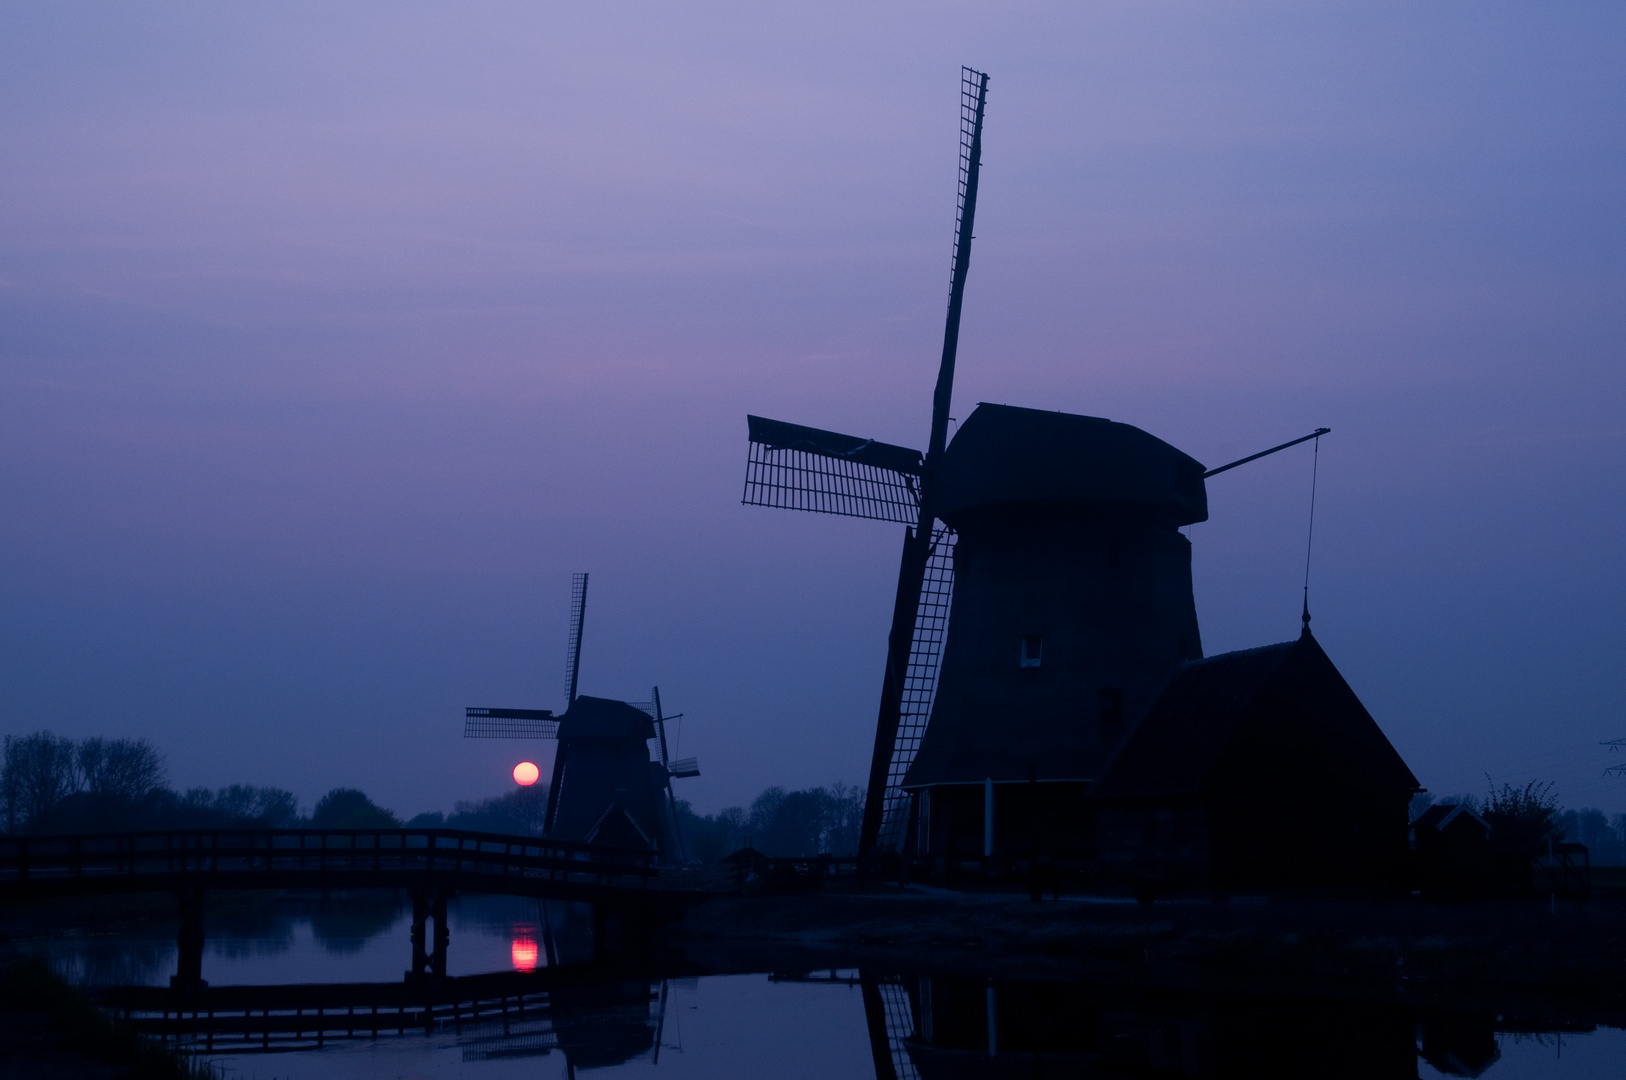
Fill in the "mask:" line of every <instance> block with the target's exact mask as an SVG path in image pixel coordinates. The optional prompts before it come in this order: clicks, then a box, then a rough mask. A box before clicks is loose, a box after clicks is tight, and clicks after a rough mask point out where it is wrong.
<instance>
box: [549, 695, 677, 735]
mask: <svg viewBox="0 0 1626 1080" xmlns="http://www.w3.org/2000/svg"><path fill="white" fill-rule="evenodd" d="M558 737H559V738H561V739H582V738H589V739H592V738H597V739H628V738H631V739H653V738H654V737H655V722H654V721H653V720H651V719H650V718H649V714H648V713H646V712H644V711H643V710H642V709H639V708H637V707H635V706H632V705H628V704H627V703H626V702H625V701H612V700H611V699H610V698H598V697H588V696H587V695H586V694H577V695H576V700H575V701H573V702H571V703H570V708H568V709H566V710H565V714H564V715H563V716H561V717H560V718H559V735H558Z"/></svg>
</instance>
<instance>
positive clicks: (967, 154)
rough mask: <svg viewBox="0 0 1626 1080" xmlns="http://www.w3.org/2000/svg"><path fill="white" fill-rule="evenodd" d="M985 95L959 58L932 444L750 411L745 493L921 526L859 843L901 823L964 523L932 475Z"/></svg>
mask: <svg viewBox="0 0 1626 1080" xmlns="http://www.w3.org/2000/svg"><path fill="white" fill-rule="evenodd" d="M987 101H988V76H987V75H986V74H985V73H983V72H980V71H976V70H973V69H972V68H961V69H960V191H959V205H958V208H957V214H956V222H955V233H954V260H953V271H952V274H951V276H950V283H949V302H948V318H947V320H946V323H945V325H944V328H943V355H942V360H941V362H940V364H939V366H938V372H937V389H936V391H935V392H934V393H933V395H932V427H931V436H930V440H929V441H928V443H927V450H926V453H925V455H924V456H922V454H921V453H920V451H918V450H911V449H908V448H907V447H902V446H891V445H888V444H886V443H878V442H876V441H875V440H873V439H860V438H856V437H854V436H851V435H841V434H838V433H836V432H833V431H821V430H819V429H817V428H809V427H802V426H800V425H796V424H786V423H782V422H780V421H776V420H765V419H763V418H761V417H758V416H752V417H748V418H747V422H748V424H749V426H750V442H751V452H750V458H749V463H748V465H747V472H746V481H745V497H744V499H743V500H742V501H743V502H745V503H747V504H749V505H754V506H777V507H785V508H788V509H794V510H811V511H814V512H817V513H825V514H840V515H845V516H847V517H859V518H871V519H876V520H880V521H893V522H897V523H899V524H903V525H908V526H911V528H910V530H909V531H908V532H907V533H906V534H905V536H904V543H903V558H902V561H901V565H900V567H899V570H898V590H897V595H896V598H895V599H894V601H893V605H892V630H891V633H890V634H889V635H888V636H887V651H886V671H885V673H884V676H883V679H882V684H881V707H880V715H879V717H878V719H877V721H876V725H875V747H874V751H873V753H872V755H871V759H870V771H869V787H868V793H867V796H866V798H865V802H864V820H863V826H862V830H861V833H860V841H859V850H860V853H861V854H868V853H869V852H871V851H873V850H875V848H876V846H877V844H878V843H879V842H880V839H881V833H882V827H883V825H885V826H886V827H887V829H888V831H889V833H895V832H896V831H897V830H898V829H900V828H901V825H902V821H901V818H902V816H903V814H904V813H905V812H906V799H905V796H904V795H903V792H902V789H901V787H900V786H899V785H900V783H901V781H902V779H903V774H904V772H905V770H907V768H908V766H909V763H910V761H911V760H912V758H913V756H914V751H915V748H916V747H917V746H918V745H919V742H920V738H921V735H922V734H923V733H924V731H925V729H926V721H927V719H928V717H929V715H930V712H931V703H932V690H933V687H934V685H935V683H936V674H937V663H938V659H939V657H940V655H941V650H942V645H943V634H944V631H945V630H946V628H947V625H948V611H949V599H950V592H951V590H952V573H953V570H952V558H951V556H952V548H953V545H954V533H953V531H952V530H950V529H949V528H948V527H947V526H944V525H941V524H940V523H939V522H938V520H937V515H936V512H935V510H934V508H933V483H932V477H933V472H934V470H935V468H936V466H937V464H938V461H939V459H940V458H941V457H942V455H943V448H944V445H945V443H946V442H947V440H948V423H949V402H950V399H951V398H952V396H953V389H954V360H955V355H956V353H957V351H958V349H959V341H960V307H961V301H962V300H963V298H964V296H965V280H966V273H967V272H968V271H969V269H970V266H971V239H972V235H973V232H972V230H973V226H974V223H975V221H976V214H977V179H978V174H979V173H980V171H981V168H982V118H983V110H984V108H985V106H986V105H987Z"/></svg>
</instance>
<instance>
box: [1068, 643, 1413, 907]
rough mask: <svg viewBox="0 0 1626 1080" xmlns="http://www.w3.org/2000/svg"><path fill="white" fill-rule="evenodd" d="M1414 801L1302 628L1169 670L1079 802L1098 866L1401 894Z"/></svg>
mask: <svg viewBox="0 0 1626 1080" xmlns="http://www.w3.org/2000/svg"><path fill="white" fill-rule="evenodd" d="M1418 790H1419V788H1418V785H1417V778H1416V777H1415V776H1413V775H1412V772H1411V770H1410V769H1408V768H1407V767H1406V763H1405V762H1404V761H1403V760H1401V757H1400V755H1399V754H1398V753H1397V752H1396V751H1395V749H1394V747H1393V746H1392V745H1391V744H1390V743H1389V740H1388V738H1387V737H1386V736H1385V735H1384V734H1383V731H1382V730H1381V729H1380V728H1379V727H1378V725H1377V722H1376V721H1374V720H1373V719H1372V716H1371V714H1370V713H1368V712H1367V711H1366V708H1365V706H1363V705H1362V704H1361V701H1360V699H1359V698H1358V697H1356V696H1355V692H1354V691H1353V690H1351V689H1350V687H1349V684H1348V683H1347V682H1345V681H1344V678H1343V676H1342V675H1340V674H1339V672H1338V669H1337V668H1336V667H1334V666H1333V663H1332V661H1331V660H1330V659H1329V658H1328V657H1327V654H1326V653H1325V652H1324V651H1322V648H1321V646H1320V644H1318V643H1317V642H1316V640H1315V638H1314V637H1313V636H1312V635H1311V634H1310V632H1309V630H1308V629H1306V630H1305V632H1304V633H1303V635H1302V636H1300V637H1299V638H1298V639H1297V640H1296V641H1289V642H1283V643H1281V644H1278V645H1267V646H1265V647H1263V648H1258V649H1245V650H1242V651H1240V652H1232V653H1224V654H1222V655H1219V656H1213V657H1209V658H1207V659H1204V660H1194V661H1190V662H1188V663H1185V664H1183V665H1181V667H1180V669H1179V670H1178V671H1177V672H1176V673H1175V674H1174V676H1173V678H1171V679H1170V680H1169V682H1168V684H1167V686H1165V687H1164V689H1163V692H1162V693H1161V694H1160V695H1159V696H1158V698H1157V700H1156V701H1155V702H1154V703H1153V705H1152V707H1151V710H1150V711H1149V712H1148V713H1147V714H1146V716H1145V718H1144V719H1142V720H1141V722H1140V723H1139V724H1138V725H1136V727H1135V729H1134V730H1133V731H1132V732H1131V733H1130V734H1129V736H1128V738H1127V739H1126V740H1125V741H1124V743H1123V745H1122V746H1121V747H1120V748H1119V750H1118V752H1117V753H1116V754H1114V755H1113V757H1112V759H1111V760H1110V761H1109V762H1108V763H1107V765H1106V768H1105V769H1104V770H1103V774H1102V778H1101V780H1100V781H1099V782H1098V783H1097V784H1096V785H1095V786H1094V787H1093V789H1092V791H1091V797H1092V801H1093V802H1094V803H1095V804H1096V843H1097V857H1098V860H1099V866H1100V868H1101V869H1102V870H1103V871H1104V872H1106V873H1107V874H1109V875H1113V874H1116V875H1118V876H1123V877H1149V878H1152V879H1157V880H1165V881H1169V882H1171V883H1182V884H1207V885H1212V886H1214V887H1216V888H1221V889H1234V888H1272V887H1287V888H1292V887H1314V886H1334V887H1399V886H1402V885H1404V884H1405V883H1406V882H1407V843H1406V833H1407V826H1408V824H1409V818H1410V815H1409V813H1408V810H1407V803H1408V802H1409V801H1410V799H1411V796H1412V795H1413V794H1414V793H1416V792H1417V791H1418Z"/></svg>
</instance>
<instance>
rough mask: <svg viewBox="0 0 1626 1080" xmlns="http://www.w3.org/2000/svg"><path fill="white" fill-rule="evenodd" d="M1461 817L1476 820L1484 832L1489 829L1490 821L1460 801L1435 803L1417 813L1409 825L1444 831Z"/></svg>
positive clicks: (1415, 827)
mask: <svg viewBox="0 0 1626 1080" xmlns="http://www.w3.org/2000/svg"><path fill="white" fill-rule="evenodd" d="M1463 819H1467V820H1468V821H1471V822H1477V823H1478V825H1479V827H1480V828H1481V829H1483V830H1484V831H1486V832H1489V831H1490V822H1488V821H1486V820H1485V819H1484V818H1482V817H1480V816H1479V815H1478V814H1476V813H1475V812H1474V809H1473V807H1471V806H1468V805H1466V804H1462V803H1435V804H1434V805H1433V806H1431V807H1429V808H1428V809H1427V810H1424V811H1423V812H1422V813H1421V814H1418V815H1417V820H1416V821H1414V822H1412V823H1411V827H1412V828H1414V829H1432V830H1433V831H1435V832H1444V831H1445V830H1446V829H1447V828H1449V827H1450V826H1451V825H1452V824H1453V823H1458V824H1460V823H1461V822H1462V821H1463Z"/></svg>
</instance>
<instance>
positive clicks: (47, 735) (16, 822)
mask: <svg viewBox="0 0 1626 1080" xmlns="http://www.w3.org/2000/svg"><path fill="white" fill-rule="evenodd" d="M5 747H6V750H5V753H6V760H5V765H4V766H3V767H0V797H3V798H4V800H5V815H6V831H7V832H11V833H15V832H17V831H18V830H19V829H26V828H27V827H28V826H29V824H30V823H31V822H33V821H34V819H35V818H42V817H44V816H46V815H48V814H49V813H50V812H51V811H52V810H54V809H56V807H57V804H58V803H60V802H61V801H62V800H63V799H65V798H67V797H68V796H69V795H72V794H74V793H75V792H76V791H78V790H79V789H80V787H81V786H82V784H81V778H80V774H79V767H78V760H77V757H76V755H75V753H74V745H73V740H72V739H64V738H62V737H60V736H58V735H55V734H52V733H51V732H49V731H36V732H35V733H34V734H32V735H7V736H6V744H5Z"/></svg>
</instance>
